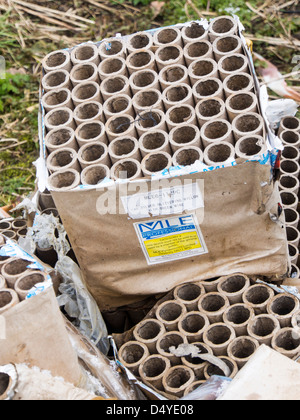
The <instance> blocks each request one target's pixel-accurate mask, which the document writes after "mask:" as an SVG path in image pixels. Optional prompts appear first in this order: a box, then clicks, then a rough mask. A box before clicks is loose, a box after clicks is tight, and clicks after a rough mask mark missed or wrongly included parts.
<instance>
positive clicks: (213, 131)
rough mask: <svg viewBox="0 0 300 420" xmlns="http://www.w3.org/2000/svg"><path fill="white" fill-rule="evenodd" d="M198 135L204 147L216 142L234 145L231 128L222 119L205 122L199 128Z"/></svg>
mask: <svg viewBox="0 0 300 420" xmlns="http://www.w3.org/2000/svg"><path fill="white" fill-rule="evenodd" d="M200 135H201V139H202V143H203V146H204V147H208V146H210V145H211V144H214V143H216V142H222V143H230V144H231V145H234V144H235V142H234V137H233V133H232V126H231V124H230V123H229V122H228V121H227V120H224V119H217V120H211V121H207V122H206V123H205V124H204V125H203V126H202V127H201V132H200Z"/></svg>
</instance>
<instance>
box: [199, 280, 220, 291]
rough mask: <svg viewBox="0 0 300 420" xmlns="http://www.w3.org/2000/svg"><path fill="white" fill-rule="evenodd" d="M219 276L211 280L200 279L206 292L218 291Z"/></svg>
mask: <svg viewBox="0 0 300 420" xmlns="http://www.w3.org/2000/svg"><path fill="white" fill-rule="evenodd" d="M220 278H221V277H218V278H215V279H211V280H203V281H201V284H202V285H203V286H204V289H205V291H206V293H210V292H217V291H218V284H219V282H220Z"/></svg>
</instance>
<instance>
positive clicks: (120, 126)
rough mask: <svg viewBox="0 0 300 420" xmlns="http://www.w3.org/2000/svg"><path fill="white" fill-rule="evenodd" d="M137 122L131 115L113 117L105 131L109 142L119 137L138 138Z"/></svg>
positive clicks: (106, 125) (107, 123)
mask: <svg viewBox="0 0 300 420" xmlns="http://www.w3.org/2000/svg"><path fill="white" fill-rule="evenodd" d="M135 125H136V123H135V120H134V118H133V117H132V116H131V115H127V114H122V115H116V116H114V117H111V118H109V119H108V120H107V122H106V124H105V131H106V135H107V137H108V140H109V142H111V141H113V140H114V139H117V138H119V137H124V136H126V137H127V136H130V137H135V138H136V137H137V135H136V128H135Z"/></svg>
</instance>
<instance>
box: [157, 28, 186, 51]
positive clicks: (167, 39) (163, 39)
mask: <svg viewBox="0 0 300 420" xmlns="http://www.w3.org/2000/svg"><path fill="white" fill-rule="evenodd" d="M153 43H154V45H155V46H158V47H161V46H165V45H178V46H180V47H182V36H181V31H180V29H178V28H175V27H172V28H162V29H158V30H157V31H155V33H154V35H153Z"/></svg>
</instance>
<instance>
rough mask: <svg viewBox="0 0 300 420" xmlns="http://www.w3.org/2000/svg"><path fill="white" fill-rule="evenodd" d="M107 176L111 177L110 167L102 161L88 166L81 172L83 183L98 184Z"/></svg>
mask: <svg viewBox="0 0 300 420" xmlns="http://www.w3.org/2000/svg"><path fill="white" fill-rule="evenodd" d="M105 178H110V169H109V167H108V166H106V165H103V164H101V163H100V164H96V165H90V166H87V167H86V168H84V169H83V171H82V172H81V183H82V185H98V184H100V183H101V182H102V181H103V180H104V179H105Z"/></svg>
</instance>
